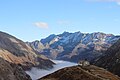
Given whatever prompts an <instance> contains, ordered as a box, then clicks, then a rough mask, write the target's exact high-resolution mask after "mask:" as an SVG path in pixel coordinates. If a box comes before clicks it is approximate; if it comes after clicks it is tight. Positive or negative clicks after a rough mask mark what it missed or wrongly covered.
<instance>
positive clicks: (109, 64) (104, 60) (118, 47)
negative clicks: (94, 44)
mask: <svg viewBox="0 0 120 80" xmlns="http://www.w3.org/2000/svg"><path fill="white" fill-rule="evenodd" d="M95 65H97V66H100V67H103V68H105V69H107V70H109V71H111V72H113V73H114V74H117V75H119V76H120V40H118V41H117V42H116V43H115V44H113V45H112V46H111V47H110V48H109V49H108V50H107V51H106V52H105V54H104V55H103V56H102V57H101V58H100V59H98V60H96V62H95Z"/></svg>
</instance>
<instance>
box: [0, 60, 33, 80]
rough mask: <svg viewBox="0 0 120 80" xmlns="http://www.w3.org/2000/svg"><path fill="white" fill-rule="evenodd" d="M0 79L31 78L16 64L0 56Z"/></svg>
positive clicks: (25, 79) (17, 79)
mask: <svg viewBox="0 0 120 80" xmlns="http://www.w3.org/2000/svg"><path fill="white" fill-rule="evenodd" d="M0 80H31V78H30V76H28V75H27V74H26V73H25V71H24V70H23V69H22V68H21V67H19V66H18V65H16V64H13V63H9V62H7V61H5V60H4V59H2V58H0Z"/></svg>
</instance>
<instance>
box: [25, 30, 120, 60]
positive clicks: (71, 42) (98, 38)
mask: <svg viewBox="0 0 120 80" xmlns="http://www.w3.org/2000/svg"><path fill="white" fill-rule="evenodd" d="M119 38H120V36H114V35H112V34H105V33H100V32H95V33H81V32H75V33H69V32H64V33H62V34H59V35H54V34H52V35H50V36H48V37H47V38H45V39H41V40H40V41H34V42H27V44H29V45H30V46H31V47H32V48H33V49H34V50H36V51H38V52H39V53H40V54H44V55H46V56H47V57H49V58H51V59H61V60H67V61H72V62H78V60H80V59H81V60H82V59H85V58H87V59H88V60H89V61H91V60H93V59H95V58H97V57H99V56H100V55H102V53H103V52H104V51H105V50H107V48H108V47H110V46H111V45H112V44H113V43H114V42H116V41H117V40H118V39H119Z"/></svg>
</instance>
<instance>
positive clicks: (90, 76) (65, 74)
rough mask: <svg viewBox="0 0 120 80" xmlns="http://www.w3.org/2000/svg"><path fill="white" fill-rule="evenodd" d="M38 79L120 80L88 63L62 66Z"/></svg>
mask: <svg viewBox="0 0 120 80" xmlns="http://www.w3.org/2000/svg"><path fill="white" fill-rule="evenodd" d="M39 80H120V78H119V77H118V76H115V75H113V74H112V73H110V72H108V71H106V70H104V69H102V68H99V67H96V66H93V65H90V66H86V67H80V66H73V67H67V68H63V69H61V70H58V71H56V72H54V73H52V74H49V75H47V76H45V77H43V78H41V79H39Z"/></svg>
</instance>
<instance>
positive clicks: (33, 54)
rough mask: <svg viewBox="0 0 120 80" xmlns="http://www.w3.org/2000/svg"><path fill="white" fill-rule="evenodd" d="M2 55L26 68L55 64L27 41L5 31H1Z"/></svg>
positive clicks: (0, 49)
mask: <svg viewBox="0 0 120 80" xmlns="http://www.w3.org/2000/svg"><path fill="white" fill-rule="evenodd" d="M0 57H1V58H3V59H4V60H6V61H8V62H10V63H13V64H18V65H20V66H22V67H23V69H25V70H26V69H29V68H31V67H39V68H52V67H53V64H54V63H53V62H52V61H50V60H49V59H48V58H46V57H45V56H44V55H42V54H38V52H37V51H35V50H33V49H32V48H31V47H30V46H29V45H27V44H26V43H25V42H23V41H21V40H19V39H17V38H15V37H13V36H11V35H9V34H7V33H4V32H0Z"/></svg>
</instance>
